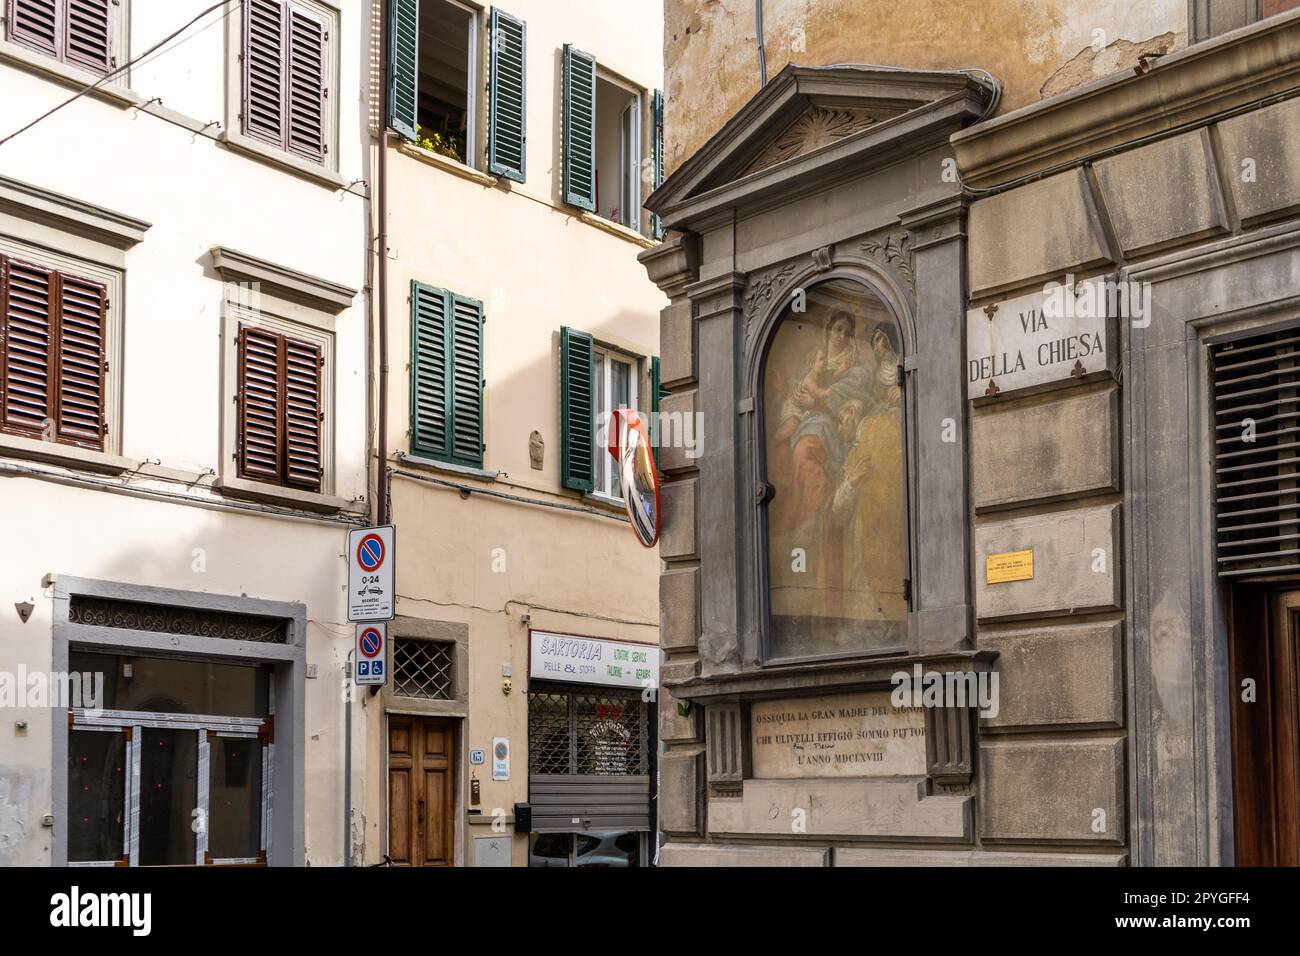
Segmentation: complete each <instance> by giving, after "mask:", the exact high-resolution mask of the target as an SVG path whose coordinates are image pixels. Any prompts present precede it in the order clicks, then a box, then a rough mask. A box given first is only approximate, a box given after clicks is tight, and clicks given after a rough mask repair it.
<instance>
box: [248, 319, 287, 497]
mask: <svg viewBox="0 0 1300 956" xmlns="http://www.w3.org/2000/svg"><path fill="white" fill-rule="evenodd" d="M238 398H239V449H238V457H239V475H240V477H241V478H253V479H255V480H258V481H271V482H278V481H279V480H280V464H281V461H282V458H281V456H280V418H281V408H282V406H281V402H280V336H278V335H275V334H273V333H270V332H265V331H263V330H261V329H256V328H252V327H251V326H246V325H245V326H240V329H239V395H238Z"/></svg>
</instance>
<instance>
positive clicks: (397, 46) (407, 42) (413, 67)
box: [388, 0, 420, 140]
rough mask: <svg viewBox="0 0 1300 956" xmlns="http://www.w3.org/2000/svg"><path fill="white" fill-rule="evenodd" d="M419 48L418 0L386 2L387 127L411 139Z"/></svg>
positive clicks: (413, 123) (413, 134)
mask: <svg viewBox="0 0 1300 956" xmlns="http://www.w3.org/2000/svg"><path fill="white" fill-rule="evenodd" d="M419 45H420V0H389V6H388V125H389V126H391V127H392V128H393V129H394V130H396V131H397V132H398V133H399V134H401V135H402V136H404V137H405V138H406V139H410V140H414V139H415V103H416V93H415V91H416V76H417V72H418V66H419V62H420V51H419Z"/></svg>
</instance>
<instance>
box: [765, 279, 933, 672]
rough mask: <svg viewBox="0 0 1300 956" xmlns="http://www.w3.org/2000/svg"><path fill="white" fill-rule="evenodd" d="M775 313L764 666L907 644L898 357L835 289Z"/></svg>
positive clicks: (884, 324) (892, 329)
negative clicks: (798, 307)
mask: <svg viewBox="0 0 1300 956" xmlns="http://www.w3.org/2000/svg"><path fill="white" fill-rule="evenodd" d="M801 304H803V305H805V306H806V307H805V310H804V311H802V312H796V311H794V307H793V305H792V306H791V307H788V308H787V311H786V313H785V315H784V316H783V317H782V318H781V320H780V324H779V325H778V327H777V331H776V333H775V336H774V337H773V340H772V343H771V346H770V348H769V350H768V354H767V358H766V364H765V366H764V371H763V414H764V419H763V421H764V431H765V435H764V451H765V465H766V475H765V477H766V480H767V482H768V483H769V484H770V485H771V486H772V488H773V494H772V496H771V499H770V500H769V502H768V504H767V535H768V573H769V577H768V583H769V612H770V624H769V645H768V654H769V656H770V657H772V658H785V657H812V656H818V655H826V654H848V653H854V652H863V651H871V650H877V649H882V648H892V647H898V646H901V645H903V644H905V643H906V636H907V602H906V599H905V596H904V592H903V587H904V585H903V582H904V579H905V578H906V577H907V575H908V571H907V564H908V562H907V543H906V537H905V536H906V526H905V509H906V498H905V494H906V492H905V487H906V486H905V476H904V460H903V407H902V389H901V387H900V386H899V384H898V366H899V363H900V361H901V359H900V355H901V347H900V342H899V334H898V327H897V325H896V323H895V322H894V319H893V316H892V315H891V313H890V312H889V310H888V308H887V307H886V306H885V304H884V302H882V301H881V300H880V299H879V298H878V297H877V296H875V295H874V294H873V293H871V292H870V291H869V290H868V289H867V287H865V286H863V285H860V284H858V283H855V282H851V281H848V280H844V279H835V280H831V281H828V282H824V283H821V284H820V285H817V286H815V287H813V288H811V289H809V290H808V292H807V297H806V302H803V303H801Z"/></svg>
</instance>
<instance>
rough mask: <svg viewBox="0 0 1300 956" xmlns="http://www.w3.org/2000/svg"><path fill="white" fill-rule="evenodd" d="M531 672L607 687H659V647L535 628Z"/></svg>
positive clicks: (545, 677) (575, 682)
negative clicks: (554, 632)
mask: <svg viewBox="0 0 1300 956" xmlns="http://www.w3.org/2000/svg"><path fill="white" fill-rule="evenodd" d="M530 640H531V646H530V653H529V675H530V676H532V677H534V678H537V679H538V680H557V681H565V682H568V683H574V684H600V685H602V686H605V687H639V688H644V687H658V686H659V648H658V647H655V646H654V645H652V644H629V643H626V642H623V641H605V640H600V639H599V638H594V637H577V636H575V635H573V634H552V633H550V632H548V631H533V632H532V634H531V635H530Z"/></svg>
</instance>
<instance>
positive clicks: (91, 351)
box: [54, 273, 108, 451]
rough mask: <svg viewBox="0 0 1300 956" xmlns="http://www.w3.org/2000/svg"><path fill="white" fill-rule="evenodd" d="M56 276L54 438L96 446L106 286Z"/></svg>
mask: <svg viewBox="0 0 1300 956" xmlns="http://www.w3.org/2000/svg"><path fill="white" fill-rule="evenodd" d="M58 279H59V297H58V301H59V312H58V334H59V337H58V342H59V350H58V355H59V359H58V367H57V369H56V373H57V383H56V392H55V394H56V397H57V401H56V402H55V407H56V414H55V416H54V422H55V436H56V440H57V441H61V442H64V443H68V444H75V445H81V446H83V447H87V448H95V449H98V450H101V451H102V450H103V447H104V434H105V432H106V431H107V427H106V424H105V420H104V379H105V372H106V371H107V369H106V367H105V361H106V352H105V348H104V331H105V325H106V319H107V312H108V290H107V288H105V287H104V285H102V284H101V283H98V282H91V281H90V280H87V279H81V278H77V277H76V276H70V275H68V274H66V273H60V274H59V276H58Z"/></svg>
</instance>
